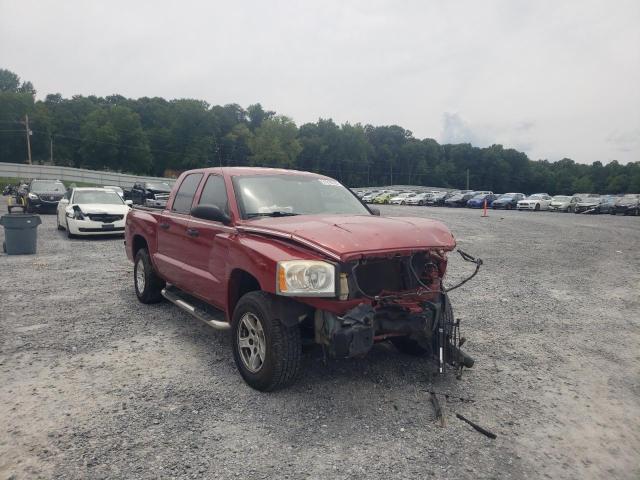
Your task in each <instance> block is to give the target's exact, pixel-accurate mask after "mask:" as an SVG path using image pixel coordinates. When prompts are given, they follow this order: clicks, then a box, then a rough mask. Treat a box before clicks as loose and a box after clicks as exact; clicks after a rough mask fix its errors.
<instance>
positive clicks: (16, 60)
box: [0, 0, 640, 163]
mask: <svg viewBox="0 0 640 480" xmlns="http://www.w3.org/2000/svg"><path fill="white" fill-rule="evenodd" d="M0 68H8V69H10V70H12V71H14V72H16V73H17V74H18V75H20V76H21V78H23V79H26V80H31V81H32V82H33V84H34V85H35V87H36V89H37V90H38V96H39V97H40V98H43V97H44V95H46V94H47V93H56V92H59V93H62V94H63V95H64V96H71V95H75V94H82V95H91V94H93V95H100V96H104V95H109V94H112V93H120V94H122V95H125V96H127V97H134V98H137V97H141V96H161V97H165V98H184V97H189V98H198V99H204V100H206V101H208V102H209V103H211V104H226V103H239V104H240V105H242V106H244V107H246V106H248V105H249V104H251V103H255V102H260V103H262V105H263V106H264V107H265V108H268V109H272V110H276V111H277V112H278V113H282V114H285V115H288V116H290V117H292V118H293V119H294V120H295V121H296V123H298V124H301V123H304V122H308V121H315V120H317V119H318V118H320V117H322V118H333V119H334V120H335V121H336V122H339V123H343V122H351V123H357V122H360V123H363V124H364V123H371V124H374V125H389V124H397V125H400V126H402V127H404V128H407V129H409V130H411V131H412V132H413V133H414V135H415V136H417V137H419V138H424V137H431V138H435V139H436V140H438V141H440V142H471V143H472V144H474V145H477V146H486V145H491V144H493V143H501V144H503V145H505V146H509V147H514V148H517V149H520V150H523V151H525V152H526V153H527V154H528V155H529V157H530V158H532V159H538V158H548V159H549V160H558V159H560V158H562V157H565V156H567V157H570V158H573V159H574V160H576V161H578V162H583V163H590V162H593V161H596V160H600V161H602V162H608V161H610V160H612V159H617V160H618V161H620V162H623V163H626V162H628V161H639V160H640V1H638V0H629V1H624V0H608V1H586V0H581V1H540V0H536V1H517V0H505V1H459V0H458V1H432V2H428V1H415V2H408V1H407V2H402V1H388V2H386V1H372V0H367V1H362V2H357V1H347V0H342V1H340V0H338V1H329V0H323V1H318V2H311V1H299V2H296V1H281V2H276V1H255V2H254V1H246V2H243V1H235V2H230V1H224V2H213V1H202V2H192V1H186V0H180V1H159V0H156V1H138V0H129V1H115V0H104V1H100V2H99V1H90V0H81V1H71V0H64V1H57V0H52V1H45V0H41V1H29V0H20V1H16V0H0Z"/></svg>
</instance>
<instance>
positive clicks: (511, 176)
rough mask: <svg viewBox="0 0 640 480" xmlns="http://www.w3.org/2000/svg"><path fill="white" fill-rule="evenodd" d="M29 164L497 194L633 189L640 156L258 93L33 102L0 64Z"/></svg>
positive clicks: (3, 126)
mask: <svg viewBox="0 0 640 480" xmlns="http://www.w3.org/2000/svg"><path fill="white" fill-rule="evenodd" d="M27 115H28V118H29V128H30V130H31V135H30V139H31V149H32V159H33V161H34V162H37V163H44V162H51V161H52V162H53V163H54V164H56V165H64V166H72V167H81V168H90V169H97V170H110V171H118V172H126V173H134V174H141V175H142V174H144V175H155V176H167V175H176V174H178V173H180V172H182V171H184V170H187V169H191V168H196V167H204V166H239V165H255V166H268V167H282V168H296V169H300V170H309V171H314V172H319V173H322V174H326V175H329V176H331V177H334V178H337V179H339V180H340V181H342V182H343V183H345V184H346V185H349V186H372V185H392V184H395V185H399V184H404V185H428V186H435V187H451V188H464V187H466V184H467V172H468V176H469V186H470V188H472V189H477V190H491V191H494V192H506V191H520V192H548V193H551V194H557V193H574V192H595V193H627V192H631V193H637V192H640V162H631V163H628V164H626V165H621V164H619V163H618V162H617V161H615V160H614V161H612V162H609V163H607V164H606V165H603V164H602V162H599V161H597V162H594V163H592V164H591V165H586V164H580V163H576V162H575V161H573V160H571V159H569V158H564V159H562V160H560V161H557V162H549V161H547V160H536V161H533V160H530V159H529V158H528V157H527V155H526V154H524V153H523V152H519V151H517V150H514V149H512V148H504V147H503V146H502V145H492V146H490V147H486V148H478V147H474V146H472V145H471V144H468V143H462V144H444V145H441V144H439V143H438V142H437V141H435V140H433V139H431V138H425V139H419V138H416V137H414V136H413V134H412V132H411V131H409V130H406V129H404V128H402V127H400V126H397V125H390V126H373V125H361V124H350V123H344V124H342V125H338V124H336V123H335V122H334V121H333V120H331V119H320V120H318V121H317V122H313V123H305V124H303V125H300V126H299V127H298V126H297V125H296V124H295V123H294V122H293V121H292V120H291V119H290V118H288V117H286V116H284V115H279V114H277V113H276V112H274V111H270V110H265V109H264V108H263V107H262V106H261V105H260V104H259V103H256V104H254V105H250V106H248V107H247V108H246V109H245V108H243V107H241V106H240V105H237V104H229V105H224V106H220V105H209V104H208V103H207V102H205V101H202V100H193V99H176V100H165V99H163V98H158V97H154V98H148V97H143V98H138V99H129V98H125V97H123V96H121V95H111V96H107V97H96V96H81V95H76V96H73V97H71V98H63V97H62V96H61V95H60V94H49V95H47V96H46V97H45V99H44V100H37V101H36V100H35V89H34V87H33V85H32V84H31V82H21V80H20V78H19V77H18V75H16V74H15V73H13V72H10V71H8V70H2V69H0V161H3V162H16V163H24V162H25V161H26V158H27V142H26V125H25V116H27Z"/></svg>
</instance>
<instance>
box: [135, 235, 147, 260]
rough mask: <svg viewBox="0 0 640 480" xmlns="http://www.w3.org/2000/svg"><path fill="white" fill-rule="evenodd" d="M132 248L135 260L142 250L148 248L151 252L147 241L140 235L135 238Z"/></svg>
mask: <svg viewBox="0 0 640 480" xmlns="http://www.w3.org/2000/svg"><path fill="white" fill-rule="evenodd" d="M131 248H132V249H133V250H132V251H133V258H136V254H137V253H138V250H140V249H141V248H146V249H147V250H149V248H148V246H147V241H146V240H145V239H144V237H142V236H140V235H136V236H135V237H133V246H132V247H131Z"/></svg>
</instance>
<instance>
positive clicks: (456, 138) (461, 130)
mask: <svg viewBox="0 0 640 480" xmlns="http://www.w3.org/2000/svg"><path fill="white" fill-rule="evenodd" d="M440 141H441V143H471V144H472V145H474V146H484V144H485V143H486V142H485V141H484V140H483V139H481V137H480V136H479V135H478V134H476V133H475V132H474V131H473V130H472V129H471V126H470V125H469V124H468V123H467V122H465V121H464V119H463V118H462V117H461V116H460V115H459V114H458V113H449V112H445V113H444V115H443V116H442V133H441V134H440Z"/></svg>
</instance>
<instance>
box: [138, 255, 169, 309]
mask: <svg viewBox="0 0 640 480" xmlns="http://www.w3.org/2000/svg"><path fill="white" fill-rule="evenodd" d="M133 283H134V286H135V289H136V295H137V296H138V300H140V301H141V302H142V303H158V302H160V301H161V300H162V289H163V288H164V287H165V281H164V280H163V279H162V278H160V277H159V276H158V274H157V273H156V271H155V270H154V268H153V264H152V263H151V257H149V252H148V251H147V249H146V248H141V249H140V250H138V253H136V258H135V261H134V264H133Z"/></svg>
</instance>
